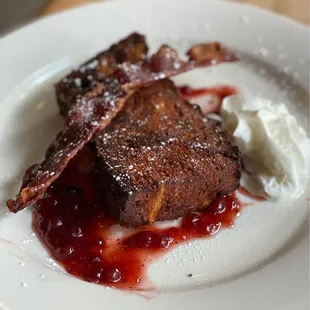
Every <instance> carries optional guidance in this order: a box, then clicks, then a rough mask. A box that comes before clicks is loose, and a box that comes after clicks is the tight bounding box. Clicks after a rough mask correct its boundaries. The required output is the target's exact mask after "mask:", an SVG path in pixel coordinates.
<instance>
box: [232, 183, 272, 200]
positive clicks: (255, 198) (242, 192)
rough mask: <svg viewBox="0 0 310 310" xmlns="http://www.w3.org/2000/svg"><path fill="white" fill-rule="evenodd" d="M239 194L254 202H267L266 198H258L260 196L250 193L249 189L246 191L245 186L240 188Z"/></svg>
mask: <svg viewBox="0 0 310 310" xmlns="http://www.w3.org/2000/svg"><path fill="white" fill-rule="evenodd" d="M238 192H239V193H240V194H241V195H243V196H246V197H249V198H251V199H252V200H256V201H266V198H265V197H263V196H258V195H254V194H252V193H250V192H249V191H248V190H247V189H245V188H244V187H243V186H240V187H239V188H238Z"/></svg>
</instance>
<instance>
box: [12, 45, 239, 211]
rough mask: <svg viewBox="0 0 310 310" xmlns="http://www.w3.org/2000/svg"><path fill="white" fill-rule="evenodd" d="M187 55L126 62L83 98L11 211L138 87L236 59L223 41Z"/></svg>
mask: <svg viewBox="0 0 310 310" xmlns="http://www.w3.org/2000/svg"><path fill="white" fill-rule="evenodd" d="M197 47H199V49H198V51H199V52H198V53H197ZM201 47H203V49H202V48H201ZM215 47H216V48H215ZM187 54H188V55H189V60H188V61H183V60H181V59H180V58H179V56H178V54H177V52H176V51H175V50H174V49H172V48H170V47H169V46H167V45H164V46H162V47H161V48H160V49H159V51H158V52H157V53H156V54H154V55H153V56H152V57H151V58H149V59H144V60H142V61H139V62H137V63H135V64H132V63H129V62H125V63H122V64H121V65H119V66H118V69H117V70H116V71H115V72H114V73H113V74H112V75H111V76H108V77H106V78H104V79H103V80H102V81H101V83H99V84H98V85H97V86H96V87H94V89H92V90H91V91H90V92H88V93H86V95H84V96H81V97H80V98H78V99H77V102H76V104H75V105H74V106H73V108H72V109H71V110H70V111H69V113H68V115H67V117H66V120H65V127H64V129H63V130H62V131H61V132H60V133H59V134H58V136H57V138H56V140H55V141H54V142H53V143H52V145H51V146H50V147H49V149H48V150H47V154H46V158H45V160H44V161H43V163H42V164H38V165H34V166H32V167H31V168H30V169H28V171H27V172H26V175H25V177H24V182H23V185H22V187H21V190H20V192H19V194H18V195H17V197H16V200H12V199H11V200H8V201H7V206H8V208H9V210H10V211H11V212H14V213H16V212H18V211H20V210H22V209H24V208H25V207H27V206H28V205H30V204H31V203H33V202H35V201H36V200H37V199H39V198H40V197H41V196H42V195H43V194H44V192H45V190H46V189H47V188H48V187H49V186H50V185H51V184H52V183H53V182H54V181H55V180H56V179H57V178H58V177H59V175H60V174H61V172H62V171H63V170H64V169H65V167H66V166H67V164H68V162H69V161H70V160H71V159H72V158H73V157H74V156H75V155H76V154H77V152H78V151H79V150H81V148H83V146H84V145H85V144H86V143H87V142H89V141H90V139H91V138H92V137H93V136H94V135H95V134H96V133H98V132H100V131H101V130H102V129H104V128H105V127H106V126H107V125H108V124H109V122H110V121H111V119H112V118H113V117H114V116H115V115H116V114H117V112H118V111H120V109H121V108H122V107H123V104H124V102H125V101H126V99H127V98H128V97H129V96H130V95H131V94H132V93H133V92H134V91H135V90H136V89H137V88H138V87H140V86H143V85H147V84H150V83H152V82H154V81H157V80H161V79H165V78H168V77H171V76H174V75H177V74H180V73H182V72H185V71H188V70H191V69H194V68H196V67H201V66H210V65H213V64H218V63H221V62H229V61H234V60H236V59H237V58H236V57H235V56H234V54H233V53H231V52H230V51H228V50H227V49H226V48H225V47H223V46H222V45H221V44H219V43H209V44H204V45H202V44H199V45H196V46H194V47H192V48H191V49H190V50H189V51H188V53H187Z"/></svg>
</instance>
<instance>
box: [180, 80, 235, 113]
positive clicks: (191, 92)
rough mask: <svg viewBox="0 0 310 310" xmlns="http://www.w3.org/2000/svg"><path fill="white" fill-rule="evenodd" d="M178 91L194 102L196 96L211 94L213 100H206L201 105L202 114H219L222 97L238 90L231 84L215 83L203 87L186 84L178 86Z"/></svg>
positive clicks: (233, 93)
mask: <svg viewBox="0 0 310 310" xmlns="http://www.w3.org/2000/svg"><path fill="white" fill-rule="evenodd" d="M179 91H180V93H181V94H182V96H183V97H184V98H185V99H187V100H191V101H193V103H195V99H196V98H199V97H202V96H212V98H213V100H212V101H211V103H208V102H206V103H204V104H203V106H202V107H201V108H202V111H203V112H204V114H208V113H217V114H219V113H220V109H221V105H222V102H223V100H224V98H226V97H228V96H232V95H236V94H237V93H238V92H239V91H238V89H237V88H236V87H234V86H232V85H216V86H213V87H205V88H191V87H190V86H188V85H184V86H181V87H179Z"/></svg>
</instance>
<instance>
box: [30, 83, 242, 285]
mask: <svg viewBox="0 0 310 310" xmlns="http://www.w3.org/2000/svg"><path fill="white" fill-rule="evenodd" d="M180 92H181V93H182V95H183V96H184V97H185V98H186V99H192V98H193V99H195V98H198V97H199V96H203V95H213V96H215V97H216V98H217V99H218V103H219V105H218V107H217V108H216V110H215V112H219V108H220V104H221V102H222V100H223V99H224V98H225V97H226V96H229V95H233V94H236V93H237V90H236V89H235V88H234V87H232V86H216V87H212V88H203V89H191V88H190V87H188V86H183V87H181V88H180ZM208 111H210V110H208ZM204 112H205V113H208V112H206V111H204ZM212 112H214V108H213V110H212ZM241 194H243V195H245V194H246V192H245V191H244V190H243V192H242V193H241ZM37 205H38V207H37V209H36V210H35V211H34V228H35V230H36V231H37V234H38V236H40V238H41V240H42V241H43V243H44V244H45V245H46V247H47V248H48V250H49V252H50V254H51V255H52V256H53V258H54V259H55V260H56V261H58V262H59V263H60V264H61V265H62V266H63V267H64V268H65V269H66V270H67V272H68V273H70V274H72V275H75V276H77V277H79V278H81V279H84V280H86V281H89V282H93V283H99V284H104V285H108V286H112V287H116V288H119V289H141V288H142V287H143V283H144V284H145V281H146V280H147V277H146V268H147V266H148V264H149V263H150V262H151V261H152V259H154V258H158V256H159V255H161V254H163V253H165V252H166V251H167V250H168V249H170V248H172V247H173V246H175V245H177V244H180V243H182V242H185V241H187V240H190V239H194V238H205V237H209V236H212V235H214V234H216V233H217V232H218V231H219V230H220V229H221V228H222V227H230V226H232V225H233V224H234V221H235V218H236V217H237V216H238V215H239V213H240V203H239V201H238V199H237V198H236V197H235V195H234V194H232V195H230V196H227V197H221V198H218V199H217V200H215V201H214V202H213V203H212V205H211V206H209V207H208V209H207V210H206V211H204V212H201V213H193V214H190V215H187V216H185V217H184V218H183V219H182V220H181V223H180V225H179V226H178V227H171V228H166V229H159V228H156V226H154V225H149V226H145V227H142V228H139V229H135V230H131V233H127V234H126V235H125V236H123V237H122V238H117V237H115V236H114V234H113V233H112V232H111V228H112V226H114V225H116V227H117V229H118V230H122V229H121V228H120V227H119V226H117V223H116V221H115V219H114V218H112V217H111V216H110V215H109V212H108V210H107V209H106V208H105V203H104V201H103V198H102V195H101V189H100V187H99V180H98V177H97V174H96V172H95V169H94V158H93V154H92V152H91V151H90V150H89V149H88V147H86V148H84V149H83V150H82V151H80V152H79V154H78V155H77V156H76V157H75V158H74V159H73V160H72V161H71V162H70V163H69V165H68V167H67V168H66V169H65V171H64V172H63V173H62V175H61V176H60V177H59V179H58V180H56V181H55V183H53V185H52V186H51V187H50V188H49V189H48V191H47V192H46V194H45V196H44V197H43V198H42V199H40V200H39V201H38V203H37ZM114 231H115V228H114Z"/></svg>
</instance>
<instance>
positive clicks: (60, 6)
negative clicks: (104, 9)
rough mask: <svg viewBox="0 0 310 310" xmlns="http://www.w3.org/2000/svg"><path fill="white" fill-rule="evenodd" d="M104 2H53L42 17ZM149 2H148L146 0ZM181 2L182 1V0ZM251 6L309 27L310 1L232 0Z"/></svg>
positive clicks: (81, 0) (85, 0)
mask: <svg viewBox="0 0 310 310" xmlns="http://www.w3.org/2000/svg"><path fill="white" fill-rule="evenodd" d="M98 1H102V0H51V1H50V2H49V3H48V4H47V5H46V6H45V7H44V8H43V10H42V12H41V14H42V15H48V14H52V13H56V12H59V11H62V10H65V9H69V8H72V7H74V6H77V5H81V4H86V3H90V2H98ZM145 1H147V0H145ZM180 1H181V0H180ZM232 1H234V2H240V3H246V4H251V5H254V6H258V7H261V8H264V9H267V10H270V11H273V12H275V13H278V14H281V15H285V16H288V17H290V18H292V19H294V20H296V21H298V22H300V23H303V24H306V25H309V0H232Z"/></svg>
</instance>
